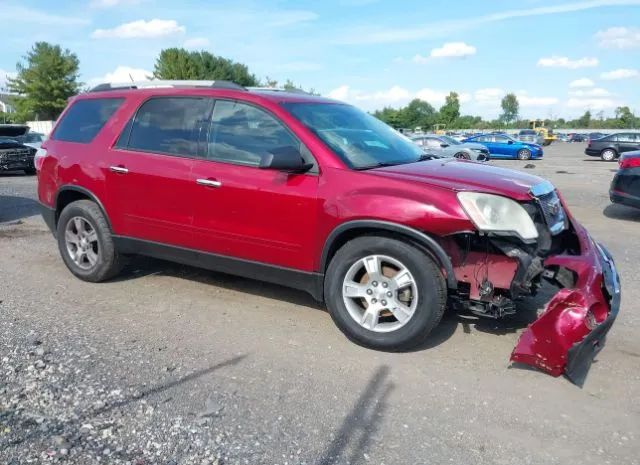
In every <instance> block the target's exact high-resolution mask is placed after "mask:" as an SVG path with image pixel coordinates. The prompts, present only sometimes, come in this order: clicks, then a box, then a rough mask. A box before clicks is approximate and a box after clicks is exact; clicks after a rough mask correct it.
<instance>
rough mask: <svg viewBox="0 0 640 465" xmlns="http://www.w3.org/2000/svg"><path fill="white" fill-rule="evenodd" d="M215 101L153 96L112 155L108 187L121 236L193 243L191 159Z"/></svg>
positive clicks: (193, 188) (199, 98)
mask: <svg viewBox="0 0 640 465" xmlns="http://www.w3.org/2000/svg"><path fill="white" fill-rule="evenodd" d="M211 107H212V100H211V99H208V98H203V97H152V98H150V99H149V100H146V101H145V102H144V103H142V105H141V106H140V108H139V109H138V111H137V112H136V115H135V117H134V119H133V120H132V121H130V122H129V124H127V126H126V127H125V129H124V131H123V133H122V134H121V135H120V137H119V139H118V141H117V143H116V145H115V147H114V148H113V149H112V150H111V153H110V154H109V158H110V160H109V167H108V174H107V191H108V196H109V199H110V204H111V205H112V206H113V209H114V213H115V214H114V215H113V218H112V222H113V226H114V229H115V230H116V231H117V232H118V234H120V235H124V236H128V237H132V238H138V239H144V240H148V241H153V242H159V243H164V244H171V245H178V246H184V247H192V246H193V235H192V226H193V196H194V195H195V193H196V192H195V191H196V189H195V186H194V184H193V182H192V179H191V170H192V168H193V162H194V159H195V157H196V156H197V154H198V136H199V133H200V131H202V130H203V128H206V124H207V121H208V118H209V114H210V111H211Z"/></svg>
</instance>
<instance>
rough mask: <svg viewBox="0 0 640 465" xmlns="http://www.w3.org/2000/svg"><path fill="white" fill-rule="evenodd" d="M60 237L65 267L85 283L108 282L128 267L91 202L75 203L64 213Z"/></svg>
mask: <svg viewBox="0 0 640 465" xmlns="http://www.w3.org/2000/svg"><path fill="white" fill-rule="evenodd" d="M57 238H58V249H59V250H60V255H61V256H62V260H63V261H64V263H65V265H67V268H69V271H71V273H73V274H74V275H75V276H77V277H78V278H80V279H82V280H83V281H89V282H92V283H97V282H100V281H105V280H107V279H109V278H112V277H113V276H115V275H117V274H118V273H119V272H120V271H121V270H122V268H123V266H124V265H125V260H124V257H123V256H122V255H121V254H120V253H118V251H117V250H116V248H115V245H114V243H113V237H112V235H111V228H110V227H109V223H108V222H107V219H106V217H105V215H104V214H103V213H102V210H101V209H100V207H99V206H98V205H97V204H96V203H94V202H92V201H90V200H78V201H76V202H72V203H70V204H69V205H67V206H66V207H65V208H64V210H62V213H61V214H60V218H59V219H58V226H57Z"/></svg>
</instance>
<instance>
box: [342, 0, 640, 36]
mask: <svg viewBox="0 0 640 465" xmlns="http://www.w3.org/2000/svg"><path fill="white" fill-rule="evenodd" d="M627 5H628V6H631V5H640V0H586V1H575V2H573V3H564V4H556V5H550V6H541V7H535V8H524V9H518V10H504V11H498V12H495V13H489V14H486V15H481V16H475V17H469V18H462V19H453V20H444V21H434V22H432V23H424V24H421V25H418V26H413V27H407V26H406V25H401V26H399V27H394V28H388V29H381V28H380V27H378V26H376V27H370V28H368V29H359V30H353V28H350V29H349V30H348V31H346V33H345V34H344V35H343V36H342V37H341V38H340V39H339V40H338V42H340V43H350V44H373V43H397V42H413V41H418V40H424V39H431V38H435V37H441V36H447V35H450V34H453V33H460V31H461V30H464V29H469V28H473V27H477V26H483V25H486V24H490V23H495V22H499V21H508V20H511V19H514V18H527V17H535V16H546V15H554V14H561V13H572V12H576V11H584V10H591V9H596V8H604V7H611V6H627Z"/></svg>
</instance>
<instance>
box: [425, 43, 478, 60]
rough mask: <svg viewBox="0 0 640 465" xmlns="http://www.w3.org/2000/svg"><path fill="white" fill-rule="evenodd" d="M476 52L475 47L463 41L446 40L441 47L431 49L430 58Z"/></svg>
mask: <svg viewBox="0 0 640 465" xmlns="http://www.w3.org/2000/svg"><path fill="white" fill-rule="evenodd" d="M475 54H476V48H475V47H474V46H472V45H468V44H466V43H464V42H447V43H446V44H444V45H443V46H442V47H439V48H434V49H433V50H431V53H430V54H429V56H431V57H432V58H443V57H458V58H460V57H467V56H471V55H475Z"/></svg>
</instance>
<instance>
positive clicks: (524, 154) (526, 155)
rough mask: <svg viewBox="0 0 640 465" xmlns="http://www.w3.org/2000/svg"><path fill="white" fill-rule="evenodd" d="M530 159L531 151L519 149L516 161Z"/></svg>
mask: <svg viewBox="0 0 640 465" xmlns="http://www.w3.org/2000/svg"><path fill="white" fill-rule="evenodd" d="M530 158H531V151H530V150H529V149H521V150H519V151H518V160H529V159H530Z"/></svg>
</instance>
